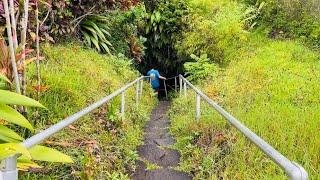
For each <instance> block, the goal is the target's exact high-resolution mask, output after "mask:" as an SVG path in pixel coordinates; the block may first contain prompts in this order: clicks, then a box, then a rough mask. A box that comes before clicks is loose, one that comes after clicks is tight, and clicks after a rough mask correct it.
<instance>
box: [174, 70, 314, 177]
mask: <svg viewBox="0 0 320 180" xmlns="http://www.w3.org/2000/svg"><path fill="white" fill-rule="evenodd" d="M179 82H180V94H182V88H183V91H184V96H186V93H187V86H189V87H191V89H192V90H193V91H194V92H195V93H196V95H197V96H196V119H197V120H199V118H200V99H201V98H203V99H204V100H205V101H206V102H207V103H208V104H209V105H211V106H212V107H213V108H214V109H215V110H216V111H218V112H219V113H220V114H221V115H222V116H223V117H224V118H225V119H226V120H227V121H228V122H229V123H230V124H232V125H233V126H234V127H235V128H236V129H237V130H239V131H240V132H241V133H242V134H243V135H244V136H245V137H247V138H248V139H249V140H250V141H251V142H252V143H254V144H255V145H256V146H258V148H259V149H260V150H262V151H263V152H264V153H265V154H266V155H267V156H268V157H269V158H271V159H272V160H273V161H274V162H275V163H276V164H277V165H279V166H280V167H281V168H282V169H283V170H284V171H285V172H286V174H287V175H288V176H289V178H290V179H292V180H307V179H308V173H307V172H306V170H305V169H304V168H303V167H302V166H300V165H299V164H297V163H295V162H292V161H290V160H289V159H287V158H286V157H285V156H283V155H282V154H281V153H280V152H278V151H277V150H275V149H274V148H273V147H272V146H271V145H270V144H268V143H267V142H266V141H264V140H263V139H262V138H260V137H259V136H258V135H257V134H255V133H254V132H252V131H251V130H250V129H249V128H247V127H246V126H245V125H243V124H242V123H241V122H240V121H239V120H237V119H236V118H235V117H233V116H232V115H231V114H230V113H228V112H227V111H226V110H224V109H223V108H222V107H221V106H219V105H218V104H217V103H216V102H214V101H213V100H212V99H210V98H209V97H208V96H207V95H205V94H204V93H203V92H202V91H200V90H199V89H198V88H196V87H195V86H194V85H193V84H191V83H190V82H189V81H188V80H187V79H186V78H184V77H183V76H182V75H179ZM182 83H183V87H182Z"/></svg>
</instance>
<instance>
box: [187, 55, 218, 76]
mask: <svg viewBox="0 0 320 180" xmlns="http://www.w3.org/2000/svg"><path fill="white" fill-rule="evenodd" d="M191 58H192V59H193V60H194V61H193V62H186V63H184V68H185V72H186V74H185V75H186V76H188V79H189V80H190V81H195V82H197V81H199V80H202V79H206V80H209V79H212V78H213V77H214V75H215V73H216V71H217V67H216V66H215V65H214V64H213V63H212V62H210V59H209V58H208V57H207V55H206V54H203V55H201V56H200V57H197V56H195V55H194V54H192V55H191Z"/></svg>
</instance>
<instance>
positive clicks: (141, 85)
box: [139, 79, 143, 100]
mask: <svg viewBox="0 0 320 180" xmlns="http://www.w3.org/2000/svg"><path fill="white" fill-rule="evenodd" d="M142 91H143V79H141V80H140V96H139V100H141V97H142Z"/></svg>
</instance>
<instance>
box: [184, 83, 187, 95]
mask: <svg viewBox="0 0 320 180" xmlns="http://www.w3.org/2000/svg"><path fill="white" fill-rule="evenodd" d="M183 93H184V97H186V96H187V83H186V81H183Z"/></svg>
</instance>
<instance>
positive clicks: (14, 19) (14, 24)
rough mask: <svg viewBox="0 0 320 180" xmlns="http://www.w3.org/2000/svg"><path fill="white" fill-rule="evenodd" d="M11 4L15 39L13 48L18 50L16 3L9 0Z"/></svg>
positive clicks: (13, 36) (13, 37)
mask: <svg viewBox="0 0 320 180" xmlns="http://www.w3.org/2000/svg"><path fill="white" fill-rule="evenodd" d="M9 3H10V7H9V9H10V16H11V28H12V39H13V48H14V49H17V47H18V38H17V23H16V17H15V15H14V2H13V0H9Z"/></svg>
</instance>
